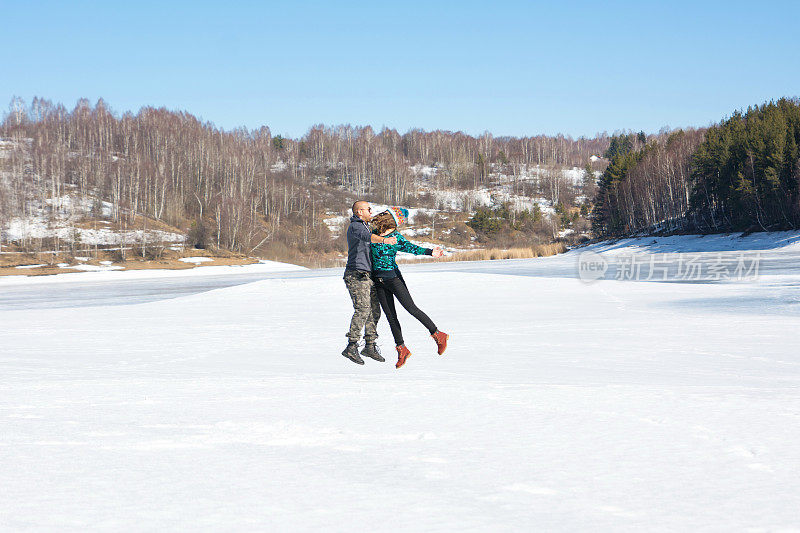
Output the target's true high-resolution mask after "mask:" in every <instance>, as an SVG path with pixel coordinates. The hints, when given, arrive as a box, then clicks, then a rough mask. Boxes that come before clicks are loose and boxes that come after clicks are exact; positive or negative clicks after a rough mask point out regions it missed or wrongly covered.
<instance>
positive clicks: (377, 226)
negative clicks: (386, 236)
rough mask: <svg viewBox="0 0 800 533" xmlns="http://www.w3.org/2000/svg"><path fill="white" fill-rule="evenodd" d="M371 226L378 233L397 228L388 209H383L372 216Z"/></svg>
mask: <svg viewBox="0 0 800 533" xmlns="http://www.w3.org/2000/svg"><path fill="white" fill-rule="evenodd" d="M372 227H373V228H374V230H375V232H376V233H378V234H381V233H384V232H386V231H388V230H390V229H395V228H397V223H396V222H395V221H394V217H393V216H392V215H391V213H389V211H384V212H383V213H379V214H377V215H375V216H374V217H372Z"/></svg>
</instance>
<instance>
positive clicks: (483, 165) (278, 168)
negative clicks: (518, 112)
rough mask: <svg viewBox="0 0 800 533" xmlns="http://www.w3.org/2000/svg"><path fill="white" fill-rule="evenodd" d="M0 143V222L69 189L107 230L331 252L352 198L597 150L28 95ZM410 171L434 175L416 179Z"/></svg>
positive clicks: (571, 159) (570, 162) (568, 142)
mask: <svg viewBox="0 0 800 533" xmlns="http://www.w3.org/2000/svg"><path fill="white" fill-rule="evenodd" d="M0 137H3V138H4V139H6V140H8V141H9V142H12V144H13V149H10V151H8V152H7V153H8V157H7V160H5V161H3V162H0V164H3V165H4V167H5V169H6V170H5V173H4V174H3V179H2V180H0V193H1V194H0V223H6V222H7V221H8V220H10V219H11V218H13V217H15V216H23V215H25V214H26V213H28V212H29V211H30V209H31V206H32V205H40V206H41V205H43V203H44V200H45V199H46V198H53V197H58V196H61V195H63V194H66V193H69V194H77V195H79V196H80V197H82V198H94V199H97V200H102V201H106V202H109V203H110V204H111V213H112V219H113V220H114V221H115V222H119V223H125V224H131V223H132V222H133V221H134V220H135V217H137V216H139V217H140V218H142V217H144V218H145V219H146V218H150V219H155V220H160V221H163V222H165V223H167V224H169V225H171V226H174V227H177V228H181V229H184V230H187V231H189V233H190V236H191V237H192V238H193V240H203V241H208V242H207V243H204V244H210V245H211V244H213V245H215V246H218V247H219V248H222V249H227V250H233V251H239V252H246V253H252V252H253V251H254V250H256V249H263V247H264V246H268V245H270V244H272V245H276V246H277V245H280V246H283V247H284V248H292V249H298V250H301V251H310V250H314V251H322V252H325V251H330V250H331V247H332V246H334V247H335V246H337V244H336V243H334V242H332V239H331V235H330V232H329V230H328V228H327V226H326V225H325V224H323V223H322V222H321V220H322V218H323V217H322V216H321V215H322V214H323V213H324V212H325V211H326V210H329V209H330V210H333V211H337V212H341V211H342V210H344V209H345V208H346V206H347V205H349V203H350V202H352V199H353V198H355V197H363V198H367V199H370V200H373V201H378V202H384V203H389V204H403V203H406V202H409V201H414V200H415V195H416V193H417V189H418V187H419V186H420V185H421V184H427V185H430V186H431V187H437V188H444V187H452V188H456V189H458V188H461V189H466V188H473V187H478V186H481V185H485V184H487V183H488V182H489V179H490V176H491V175H492V173H493V172H495V173H496V172H505V173H508V174H511V175H521V174H523V173H525V172H526V170H527V169H528V168H530V167H532V166H536V165H546V166H547V165H551V166H565V165H566V166H582V165H584V164H585V163H586V161H587V160H588V159H589V157H590V156H591V155H593V154H597V153H601V152H603V151H604V150H605V149H606V148H607V146H608V142H609V138H608V136H607V135H605V134H599V135H597V136H596V137H594V138H591V139H587V138H580V139H572V138H570V137H565V136H562V135H558V136H535V137H524V138H514V137H498V138H496V137H493V136H492V135H491V134H489V133H485V134H484V135H481V136H469V135H466V134H464V133H461V132H447V131H432V132H425V131H422V130H417V129H414V130H411V131H408V132H407V133H405V134H402V135H401V134H399V133H398V132H397V131H396V130H393V129H388V128H384V129H382V130H381V131H380V132H377V133H376V132H375V131H374V130H373V129H372V128H371V127H369V126H366V127H359V126H350V125H342V126H324V125H316V126H313V127H312V128H310V129H309V131H308V132H307V133H306V134H305V135H304V136H303V137H301V138H299V139H290V138H284V137H282V136H280V135H275V136H273V135H272V133H271V131H270V129H269V128H268V127H266V126H264V127H261V128H258V129H255V130H247V129H244V128H239V129H234V130H231V131H225V130H223V129H221V128H218V127H216V126H215V125H214V124H212V123H210V122H203V121H201V120H199V119H198V118H196V117H194V116H193V115H191V114H189V113H187V112H182V111H169V110H166V109H156V108H152V107H145V108H142V109H141V110H139V111H138V112H137V113H132V112H126V113H123V114H121V115H118V114H116V113H114V112H113V110H112V109H111V108H110V107H109V106H108V104H107V103H106V102H105V101H103V100H102V99H101V100H99V101H97V102H96V103H95V104H94V105H92V104H91V103H90V102H89V101H88V100H85V99H82V100H80V101H78V103H77V104H76V106H75V107H74V108H73V109H72V110H68V109H67V108H65V106H63V105H61V104H54V103H52V102H50V101H48V100H45V99H41V98H34V100H33V101H32V102H31V103H30V105H27V104H26V103H25V102H24V101H22V100H20V99H14V100H13V101H12V103H11V106H10V109H9V112H8V113H7V114H6V116H5V117H4V119H3V122H2V124H0ZM419 165H422V166H429V167H435V168H436V170H437V171H436V172H435V173H432V174H428V175H426V174H424V173H419V172H416V171H415V168H417V167H418V166H419ZM37 202H38V204H37ZM190 228H191V229H190ZM259 247H261V248H259Z"/></svg>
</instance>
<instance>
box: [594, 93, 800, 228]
mask: <svg viewBox="0 0 800 533" xmlns="http://www.w3.org/2000/svg"><path fill="white" fill-rule="evenodd" d="M798 144H800V101H798V100H797V99H787V98H783V99H780V100H778V101H776V102H769V103H765V104H763V105H760V106H754V107H750V108H748V110H747V111H746V112H745V113H741V112H735V113H733V114H732V116H731V117H730V118H727V119H725V120H723V121H722V122H720V123H719V124H717V125H714V126H712V127H710V128H708V129H698V130H685V131H683V130H679V131H676V132H671V133H667V134H661V135H656V136H651V137H650V138H648V137H646V136H643V135H641V134H638V135H637V134H632V133H628V134H622V135H615V136H614V137H613V138H612V139H611V141H610V143H609V150H608V151H607V152H606V155H607V156H608V158H609V160H610V161H609V165H608V167H607V168H606V169H605V171H604V173H603V175H602V177H601V179H600V182H599V184H598V191H597V194H596V196H595V202H594V203H595V206H594V211H593V214H592V228H593V231H594V233H595V234H596V235H597V236H621V235H630V234H635V233H650V232H659V231H684V232H689V231H692V232H703V233H705V232H720V231H755V230H760V231H766V230H779V229H797V228H798V227H800V201H799V200H800V198H798V189H799V185H800V160H798Z"/></svg>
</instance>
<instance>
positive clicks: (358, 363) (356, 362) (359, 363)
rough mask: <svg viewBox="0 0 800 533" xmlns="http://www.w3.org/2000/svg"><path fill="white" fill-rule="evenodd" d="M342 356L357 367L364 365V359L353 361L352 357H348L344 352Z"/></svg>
mask: <svg viewBox="0 0 800 533" xmlns="http://www.w3.org/2000/svg"><path fill="white" fill-rule="evenodd" d="M342 355H343V356H344V358H345V359H349V360H350V361H352V362H354V363H355V364H357V365H363V364H364V360H363V359H353V358H352V357H350V356H349V355H347V354H346V353H345V352H342Z"/></svg>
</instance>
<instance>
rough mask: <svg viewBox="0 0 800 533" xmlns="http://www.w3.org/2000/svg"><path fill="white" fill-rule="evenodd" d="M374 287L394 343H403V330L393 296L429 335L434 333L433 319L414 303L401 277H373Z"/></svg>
mask: <svg viewBox="0 0 800 533" xmlns="http://www.w3.org/2000/svg"><path fill="white" fill-rule="evenodd" d="M375 289H376V290H377V292H378V301H379V302H380V303H381V307H382V308H383V312H384V314H385V315H386V319H387V320H389V327H390V328H391V329H392V335H393V336H394V342H395V344H397V345H398V346H400V345H401V344H403V332H402V331H401V329H400V321H399V320H397V311H396V309H395V307H394V299H395V298H397V300H398V301H399V302H400V305H402V306H403V308H404V309H405V310H406V311H408V312H409V313H410V314H411V316H413V317H414V318H416V319H417V320H419V321H420V322H422V325H423V326H425V327H426V328H428V331H430V332H431V335H433V334H434V333H436V325H434V323H433V320H431V319H430V318H429V317H428V315H426V314H425V313H423V312H422V310H421V309H420V308H419V307H417V306H416V304H414V300H412V299H411V294H410V293H409V292H408V287H406V282H405V281H404V280H403V278H402V277H396V278H375Z"/></svg>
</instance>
